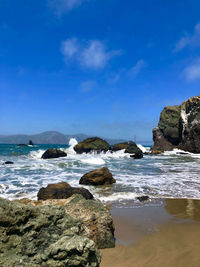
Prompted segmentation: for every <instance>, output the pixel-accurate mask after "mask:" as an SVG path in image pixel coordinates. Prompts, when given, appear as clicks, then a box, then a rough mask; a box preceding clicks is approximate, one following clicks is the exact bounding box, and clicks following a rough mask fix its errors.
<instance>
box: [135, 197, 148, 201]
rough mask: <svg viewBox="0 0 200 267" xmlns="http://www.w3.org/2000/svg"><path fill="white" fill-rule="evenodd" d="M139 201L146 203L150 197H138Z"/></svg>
mask: <svg viewBox="0 0 200 267" xmlns="http://www.w3.org/2000/svg"><path fill="white" fill-rule="evenodd" d="M137 200H139V201H140V202H144V201H147V200H149V196H140V197H137Z"/></svg>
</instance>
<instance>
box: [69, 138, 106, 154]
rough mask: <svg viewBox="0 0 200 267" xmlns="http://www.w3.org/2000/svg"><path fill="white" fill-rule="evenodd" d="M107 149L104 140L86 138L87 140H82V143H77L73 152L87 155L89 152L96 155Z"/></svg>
mask: <svg viewBox="0 0 200 267" xmlns="http://www.w3.org/2000/svg"><path fill="white" fill-rule="evenodd" d="M109 149H110V146H109V144H108V143H107V142H106V141H105V140H103V139H101V138H99V137H91V138H87V139H85V140H83V141H82V142H80V143H78V144H77V145H76V146H75V147H74V150H75V151H76V153H78V154H82V153H89V152H91V151H95V152H97V153H100V152H102V151H103V152H106V151H108V150H109Z"/></svg>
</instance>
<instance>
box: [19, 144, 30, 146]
mask: <svg viewBox="0 0 200 267" xmlns="http://www.w3.org/2000/svg"><path fill="white" fill-rule="evenodd" d="M18 146H28V145H26V144H19V145H18Z"/></svg>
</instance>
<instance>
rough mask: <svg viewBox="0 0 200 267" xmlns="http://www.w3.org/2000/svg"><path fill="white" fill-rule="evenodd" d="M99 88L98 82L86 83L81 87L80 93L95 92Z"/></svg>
mask: <svg viewBox="0 0 200 267" xmlns="http://www.w3.org/2000/svg"><path fill="white" fill-rule="evenodd" d="M96 87H97V83H96V81H84V82H82V83H81V85H80V91H81V92H83V93H86V92H89V91H92V90H94V89H95V88H96Z"/></svg>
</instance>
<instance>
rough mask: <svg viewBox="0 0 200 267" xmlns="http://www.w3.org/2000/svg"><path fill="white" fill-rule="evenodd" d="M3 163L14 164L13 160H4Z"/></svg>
mask: <svg viewBox="0 0 200 267" xmlns="http://www.w3.org/2000/svg"><path fill="white" fill-rule="evenodd" d="M3 164H5V165H9V164H14V162H13V161H5V162H4V163H3Z"/></svg>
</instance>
